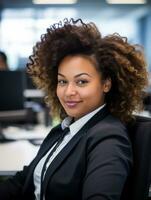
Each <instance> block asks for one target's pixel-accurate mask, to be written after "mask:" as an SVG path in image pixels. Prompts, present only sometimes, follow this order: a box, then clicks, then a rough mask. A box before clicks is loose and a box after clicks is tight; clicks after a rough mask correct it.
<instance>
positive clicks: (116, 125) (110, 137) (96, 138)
mask: <svg viewBox="0 0 151 200" xmlns="http://www.w3.org/2000/svg"><path fill="white" fill-rule="evenodd" d="M86 137H87V144H88V146H89V147H94V146H96V145H98V144H99V143H105V142H106V143H109V141H110V143H113V144H115V143H116V144H122V145H127V146H131V144H130V143H131V142H130V139H129V136H128V132H127V128H126V126H125V125H124V124H123V123H122V122H121V121H120V120H119V119H117V118H115V117H114V116H112V115H110V114H109V115H107V116H106V117H105V118H104V119H103V120H101V121H99V122H98V123H97V124H95V125H94V126H93V127H91V128H90V129H89V130H88V132H87V136H86Z"/></svg>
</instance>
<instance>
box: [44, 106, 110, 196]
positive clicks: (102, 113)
mask: <svg viewBox="0 0 151 200" xmlns="http://www.w3.org/2000/svg"><path fill="white" fill-rule="evenodd" d="M108 114H109V112H108V109H107V108H106V106H105V107H104V108H103V109H101V110H100V111H99V112H98V113H96V114H95V115H94V116H93V117H92V118H91V119H90V120H89V121H88V122H87V123H86V124H85V125H84V126H83V127H82V128H81V129H80V130H79V132H78V133H77V134H76V135H75V136H74V137H73V138H72V139H71V140H70V142H69V143H68V144H67V145H66V147H65V148H63V149H62V151H61V152H60V153H59V154H58V155H57V156H56V158H55V159H54V160H53V161H52V163H51V164H50V166H49V167H48V169H47V171H46V174H45V178H44V182H43V184H44V185H43V191H44V194H45V191H46V187H47V184H48V181H49V180H50V178H51V176H52V175H53V174H54V172H55V171H56V170H57V168H58V167H59V166H60V165H61V163H62V162H63V161H64V160H65V158H66V157H67V156H68V155H69V154H70V152H71V150H72V149H73V148H74V147H75V146H76V145H77V144H78V142H79V141H80V139H81V137H82V136H83V135H85V133H86V132H87V131H88V130H89V129H90V128H91V127H93V126H94V125H95V124H97V123H98V122H99V121H101V120H102V119H104V118H105V116H106V115H108Z"/></svg>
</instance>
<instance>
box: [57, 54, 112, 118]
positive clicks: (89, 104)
mask: <svg viewBox="0 0 151 200" xmlns="http://www.w3.org/2000/svg"><path fill="white" fill-rule="evenodd" d="M110 87H111V81H110V80H106V81H101V77H100V73H99V72H98V71H97V70H96V67H95V65H94V64H93V62H91V61H90V59H88V58H86V57H83V56H80V55H76V56H67V57H65V58H64V59H63V60H62V62H61V63H60V65H59V68H58V84H57V96H58V98H59V101H60V103H61V105H62V106H63V108H64V110H65V111H66V113H67V115H69V116H71V117H74V119H75V120H76V119H79V118H80V117H82V116H84V115H86V114H88V113H89V112H91V111H93V110H95V109H96V108H98V107H99V106H101V105H102V104H104V95H105V93H106V92H108V91H109V90H110Z"/></svg>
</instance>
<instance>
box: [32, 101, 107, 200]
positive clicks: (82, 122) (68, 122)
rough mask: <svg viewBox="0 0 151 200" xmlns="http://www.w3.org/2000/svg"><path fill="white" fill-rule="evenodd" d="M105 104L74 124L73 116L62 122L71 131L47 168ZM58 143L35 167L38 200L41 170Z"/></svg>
mask: <svg viewBox="0 0 151 200" xmlns="http://www.w3.org/2000/svg"><path fill="white" fill-rule="evenodd" d="M104 106H105V104H104V105H102V106H100V107H99V108H97V109H96V110H94V111H92V112H90V113H88V114H87V115H85V116H83V117H81V118H80V119H78V120H77V121H75V122H73V123H72V124H71V122H72V118H71V117H66V118H65V119H64V120H63V121H62V123H61V127H62V129H63V130H64V129H65V128H66V127H69V130H70V131H69V133H67V134H66V135H65V137H64V139H63V141H62V142H61V144H60V145H59V146H58V148H57V149H56V151H55V152H54V153H53V155H52V156H51V157H50V159H49V161H48V162H47V165H46V170H47V168H48V167H49V165H50V164H51V162H52V161H53V160H54V159H55V157H56V156H57V155H58V154H59V153H60V151H61V150H62V149H63V148H64V147H65V146H66V144H67V143H68V142H69V141H70V140H71V139H72V137H73V136H74V135H75V134H76V133H77V132H78V131H79V130H80V129H81V128H82V127H83V126H84V125H85V124H86V123H87V121H88V120H89V119H90V118H91V117H93V115H95V114H96V113H97V112H98V111H99V110H101V109H102V108H103V107H104ZM56 143H57V142H56ZM56 143H55V144H54V145H53V146H52V147H51V148H50V150H49V151H48V152H47V153H46V155H45V156H44V157H43V158H42V159H41V160H40V161H39V163H38V164H37V166H36V167H35V170H34V175H33V176H34V185H35V197H36V200H40V184H41V172H42V168H43V165H44V162H45V160H46V158H47V156H48V155H49V153H50V152H51V150H52V149H53V148H54V146H55V145H56ZM45 173H46V171H45Z"/></svg>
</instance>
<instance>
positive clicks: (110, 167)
mask: <svg viewBox="0 0 151 200" xmlns="http://www.w3.org/2000/svg"><path fill="white" fill-rule="evenodd" d="M114 131H115V130H111V132H112V134H111V135H110V134H109V135H110V136H109V137H106V138H104V139H103V140H100V141H99V139H96V140H95V141H94V142H93V140H92V142H91V143H92V144H91V145H90V148H89V150H88V158H87V170H86V175H85V178H84V182H83V198H82V199H83V200H109V199H110V200H119V199H120V196H121V192H122V189H123V186H124V183H125V181H126V178H127V176H128V174H129V171H130V167H131V164H132V149H131V145H130V141H129V140H128V137H126V136H125V135H126V133H124V134H123V136H122V134H121V135H120V134H119V135H117V134H115V135H114V134H113V132H114ZM98 134H99V133H98ZM98 134H97V135H98ZM100 134H101V133H100Z"/></svg>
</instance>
